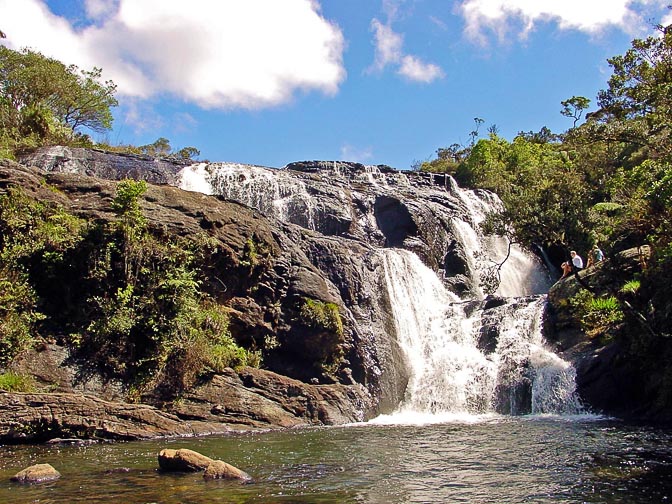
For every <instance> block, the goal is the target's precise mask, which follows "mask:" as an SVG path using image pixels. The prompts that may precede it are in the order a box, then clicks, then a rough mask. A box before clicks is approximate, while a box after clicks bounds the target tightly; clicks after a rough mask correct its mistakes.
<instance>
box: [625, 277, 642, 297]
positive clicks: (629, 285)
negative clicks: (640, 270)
mask: <svg viewBox="0 0 672 504" xmlns="http://www.w3.org/2000/svg"><path fill="white" fill-rule="evenodd" d="M641 286H642V284H641V282H640V281H639V280H630V281H629V282H626V283H625V284H623V287H621V293H623V294H636V293H637V292H638V291H639V289H640V287H641Z"/></svg>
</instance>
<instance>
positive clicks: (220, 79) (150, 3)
mask: <svg viewBox="0 0 672 504" xmlns="http://www.w3.org/2000/svg"><path fill="white" fill-rule="evenodd" d="M85 10H86V13H87V15H88V16H89V19H90V20H91V21H92V22H94V21H95V24H91V25H89V26H87V27H85V28H78V29H76V28H74V27H73V26H72V24H71V23H70V22H69V21H68V20H66V19H64V18H62V17H58V16H55V15H54V14H53V13H51V12H50V11H49V9H48V8H47V6H46V5H45V3H44V1H43V0H20V1H19V0H0V19H2V25H3V30H4V31H5V32H6V33H7V36H8V38H7V39H6V40H7V43H8V44H9V45H10V46H11V47H14V48H20V47H25V46H29V47H31V48H33V49H37V50H39V51H41V52H42V53H44V54H46V55H48V56H51V57H54V58H57V59H60V60H61V61H64V62H66V63H75V64H77V65H79V66H80V67H82V68H91V67H93V66H94V65H95V66H99V67H102V68H103V71H104V76H105V78H111V79H112V80H113V81H114V82H115V83H116V84H117V85H118V90H119V92H120V93H121V94H124V95H127V96H132V97H138V98H149V97H151V96H154V95H157V94H162V93H170V94H172V95H174V96H177V97H179V98H182V99H184V100H185V101H189V102H194V103H197V104H198V105H199V106H201V107H203V108H225V109H227V108H249V109H255V108H262V107H269V106H274V105H278V104H281V103H285V102H287V101H290V100H291V99H292V97H293V96H294V94H295V93H296V92H297V91H312V90H317V91H320V92H322V93H325V94H328V95H333V94H335V93H336V92H337V91H338V89H339V86H340V84H341V82H342V81H343V80H344V79H345V69H344V67H343V61H342V58H343V50H344V39H343V34H342V32H341V30H340V29H339V28H338V27H337V26H336V25H334V24H332V23H330V22H329V21H327V20H326V19H325V18H323V17H322V15H321V12H320V8H319V4H318V3H317V1H316V0H283V1H282V2H280V1H278V0H245V1H244V2H213V1H210V0H190V1H189V2H184V1H183V0H143V1H137V0H86V2H85Z"/></svg>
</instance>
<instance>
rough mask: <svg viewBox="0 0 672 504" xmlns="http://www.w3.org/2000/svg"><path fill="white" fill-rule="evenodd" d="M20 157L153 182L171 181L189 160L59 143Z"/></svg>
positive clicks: (29, 162) (62, 169)
mask: <svg viewBox="0 0 672 504" xmlns="http://www.w3.org/2000/svg"><path fill="white" fill-rule="evenodd" d="M19 161H20V162H21V163H22V164H24V165H26V166H39V167H40V168H42V169H43V170H45V171H50V172H55V173H80V174H84V175H90V176H92V177H98V178H103V179H110V180H122V179H125V178H132V179H143V180H146V181H147V182H150V183H152V184H173V185H174V184H175V182H176V180H177V174H178V173H179V172H180V170H181V169H182V168H184V167H185V166H187V165H189V164H191V161H181V160H165V159H154V158H151V157H149V156H139V155H135V154H114V153H111V152H104V151H100V150H96V149H82V148H76V147H60V146H56V147H46V148H43V149H38V150H36V151H35V152H32V153H28V154H25V155H23V156H22V157H21V158H20V160H19Z"/></svg>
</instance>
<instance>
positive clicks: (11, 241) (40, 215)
mask: <svg viewBox="0 0 672 504" xmlns="http://www.w3.org/2000/svg"><path fill="white" fill-rule="evenodd" d="M145 190H146V184H145V183H144V182H136V181H132V180H125V181H121V182H119V183H118V185H117V192H116V194H115V196H114V198H113V202H112V207H113V209H114V210H115V211H116V213H117V215H118V221H117V222H112V223H109V224H97V223H89V222H86V221H83V220H82V219H79V218H77V217H75V216H72V215H70V214H68V213H67V212H65V211H64V210H63V209H62V208H60V207H58V206H54V205H47V204H44V203H42V202H39V201H36V200H34V199H32V198H31V197H28V196H27V195H25V194H24V193H22V192H21V191H18V190H14V189H10V190H9V191H8V192H7V193H6V194H4V195H3V196H1V197H0V231H1V232H0V286H2V289H0V320H1V321H2V326H1V328H0V342H1V343H2V345H1V346H0V365H3V364H6V363H8V362H10V361H11V359H12V358H13V357H14V356H15V355H16V354H17V353H19V352H20V351H22V350H24V349H26V348H28V347H29V346H30V345H32V344H33V343H34V341H35V340H36V338H38V334H39V333H40V332H45V333H46V334H59V335H61V336H60V338H61V340H62V341H63V342H64V343H66V344H68V345H70V346H71V348H72V349H73V352H74V355H75V356H76V357H79V358H81V359H82V362H85V363H87V364H88V365H89V366H90V367H92V368H94V369H95V370H97V371H98V372H102V373H103V375H104V376H107V377H117V378H121V379H123V380H125V381H127V382H128V383H135V387H134V390H136V391H141V390H145V389H147V388H151V387H154V388H156V389H158V390H161V393H165V394H168V395H174V394H176V393H179V391H181V390H183V389H184V388H186V387H189V386H191V385H192V384H193V383H194V382H195V381H196V380H197V379H198V378H199V377H200V376H202V375H203V374H207V373H211V372H221V371H222V370H223V369H224V368H225V367H229V366H233V367H237V366H245V365H256V366H258V365H259V364H260V354H259V353H258V352H255V351H250V350H246V349H244V348H242V347H240V346H239V345H238V344H237V343H236V342H235V341H234V339H233V338H232V337H231V334H230V332H229V328H228V320H229V317H228V311H227V308H226V307H224V306H222V305H220V304H218V303H216V302H215V301H214V300H213V299H212V298H211V297H210V296H209V295H207V294H206V293H204V292H203V290H202V289H201V284H202V278H201V272H202V271H203V264H202V261H203V259H204V258H205V257H207V255H208V252H207V251H206V250H205V248H208V247H214V246H216V243H213V241H212V240H207V239H203V240H188V239H185V238H176V237H172V236H167V235H164V234H162V233H161V232H160V230H151V229H149V228H148V226H147V223H146V220H145V218H144V216H143V215H142V209H141V203H140V199H141V197H142V194H144V192H145ZM38 307H39V310H38Z"/></svg>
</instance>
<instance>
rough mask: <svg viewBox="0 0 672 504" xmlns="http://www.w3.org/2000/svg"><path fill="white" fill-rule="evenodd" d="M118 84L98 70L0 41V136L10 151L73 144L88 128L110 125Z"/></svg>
mask: <svg viewBox="0 0 672 504" xmlns="http://www.w3.org/2000/svg"><path fill="white" fill-rule="evenodd" d="M115 92H116V85H115V84H114V83H113V82H112V81H105V82H101V69H99V68H94V69H93V70H91V71H80V69H79V68H78V67H77V66H75V65H70V66H66V65H65V64H63V63H62V62H60V61H58V60H55V59H52V58H48V57H46V56H44V55H43V54H41V53H39V52H35V51H31V50H29V49H23V50H21V51H14V50H12V49H9V48H7V47H4V46H0V135H1V136H2V138H3V139H4V140H5V145H6V146H7V148H8V150H12V148H18V147H21V146H25V145H45V144H49V143H52V142H53V143H66V144H68V143H71V142H73V141H74V140H76V139H77V135H80V136H81V135H83V134H84V133H85V131H83V130H90V131H95V132H102V131H105V130H109V129H110V128H111V127H112V121H113V117H112V112H111V108H112V107H115V106H116V105H117V100H116V98H115V97H114V93H115Z"/></svg>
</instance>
